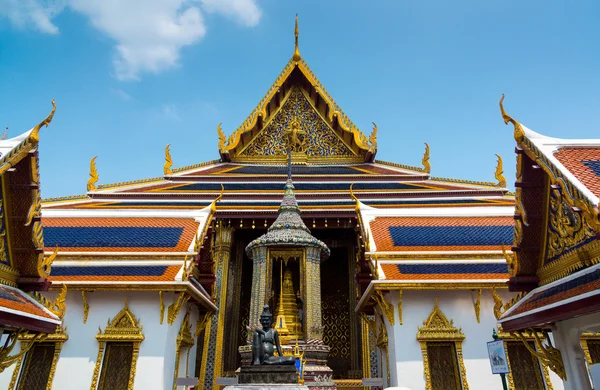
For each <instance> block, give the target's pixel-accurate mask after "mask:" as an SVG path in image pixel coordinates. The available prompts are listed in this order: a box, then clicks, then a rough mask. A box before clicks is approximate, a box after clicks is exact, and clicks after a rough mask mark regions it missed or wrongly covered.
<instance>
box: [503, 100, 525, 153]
mask: <svg viewBox="0 0 600 390" xmlns="http://www.w3.org/2000/svg"><path fill="white" fill-rule="evenodd" d="M503 101H504V94H502V97H501V98H500V113H501V114H502V119H504V124H505V125H508V122H510V123H512V124H513V126H514V127H515V134H514V137H515V141H517V142H521V140H522V139H523V137H524V136H525V131H523V127H521V124H520V123H519V122H517V121H516V120H514V119H513V118H512V117H511V116H510V115H508V114H507V113H506V111H504V106H503V105H502V102H503Z"/></svg>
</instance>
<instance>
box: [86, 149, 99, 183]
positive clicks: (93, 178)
mask: <svg viewBox="0 0 600 390" xmlns="http://www.w3.org/2000/svg"><path fill="white" fill-rule="evenodd" d="M97 157H98V156H94V158H92V161H90V178H89V179H88V182H87V190H88V191H95V190H96V183H97V182H98V171H97V170H96V158H97Z"/></svg>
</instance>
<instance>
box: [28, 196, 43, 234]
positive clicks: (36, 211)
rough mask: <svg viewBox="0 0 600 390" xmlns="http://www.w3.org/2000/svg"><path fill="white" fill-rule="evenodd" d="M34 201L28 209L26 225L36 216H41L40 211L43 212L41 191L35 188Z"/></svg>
mask: <svg viewBox="0 0 600 390" xmlns="http://www.w3.org/2000/svg"><path fill="white" fill-rule="evenodd" d="M31 195H32V198H33V202H32V203H31V206H30V207H29V210H28V211H27V218H26V221H25V226H29V225H31V223H32V222H33V220H34V218H39V216H40V213H41V212H42V198H41V197H40V191H39V190H37V189H35V190H33V191H32V194H31Z"/></svg>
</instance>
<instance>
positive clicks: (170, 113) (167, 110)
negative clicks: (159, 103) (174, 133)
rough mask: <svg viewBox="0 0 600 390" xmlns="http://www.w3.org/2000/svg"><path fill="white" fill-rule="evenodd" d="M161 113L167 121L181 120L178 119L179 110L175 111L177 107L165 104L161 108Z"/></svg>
mask: <svg viewBox="0 0 600 390" xmlns="http://www.w3.org/2000/svg"><path fill="white" fill-rule="evenodd" d="M162 113H163V115H164V116H165V117H166V118H168V119H173V120H176V121H180V120H181V118H180V117H179V110H178V109H177V106H175V105H174V104H165V105H164V106H163V107H162Z"/></svg>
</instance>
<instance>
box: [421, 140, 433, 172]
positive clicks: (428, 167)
mask: <svg viewBox="0 0 600 390" xmlns="http://www.w3.org/2000/svg"><path fill="white" fill-rule="evenodd" d="M421 162H422V163H423V172H425V173H430V172H431V164H430V163H429V144H427V142H425V154H423V160H421Z"/></svg>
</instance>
